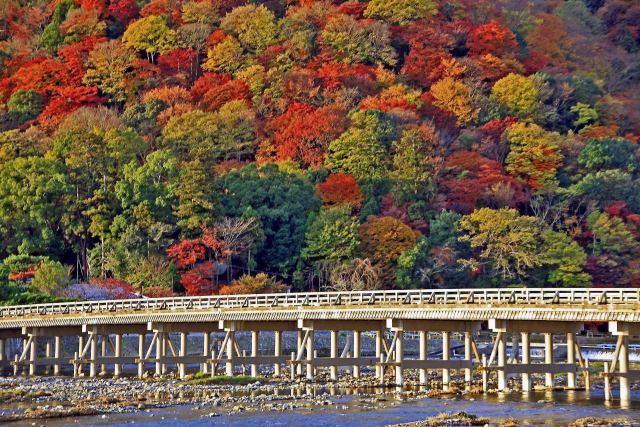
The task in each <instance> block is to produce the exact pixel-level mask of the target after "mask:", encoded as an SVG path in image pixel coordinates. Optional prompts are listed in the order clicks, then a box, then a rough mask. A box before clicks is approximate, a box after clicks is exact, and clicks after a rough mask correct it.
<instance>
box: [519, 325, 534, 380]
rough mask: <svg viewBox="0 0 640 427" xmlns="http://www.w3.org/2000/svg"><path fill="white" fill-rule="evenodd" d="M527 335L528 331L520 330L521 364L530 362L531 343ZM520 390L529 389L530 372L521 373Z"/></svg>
mask: <svg viewBox="0 0 640 427" xmlns="http://www.w3.org/2000/svg"><path fill="white" fill-rule="evenodd" d="M529 337H530V336H529V333H528V332H522V333H521V334H520V339H521V340H522V358H521V361H522V364H523V365H528V364H529V363H531V360H530V359H531V343H530V340H529ZM522 391H525V392H528V391H531V374H527V373H523V374H522Z"/></svg>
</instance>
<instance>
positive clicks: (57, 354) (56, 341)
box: [53, 336, 62, 375]
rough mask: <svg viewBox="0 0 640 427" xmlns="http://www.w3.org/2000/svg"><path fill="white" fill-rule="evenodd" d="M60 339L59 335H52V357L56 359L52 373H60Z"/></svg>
mask: <svg viewBox="0 0 640 427" xmlns="http://www.w3.org/2000/svg"><path fill="white" fill-rule="evenodd" d="M61 341H62V340H61V339H60V337H59V336H55V337H53V357H54V358H55V359H56V363H54V364H53V375H60V363H59V362H58V360H60V357H61V356H62V354H61V350H62V346H61V344H62V343H61Z"/></svg>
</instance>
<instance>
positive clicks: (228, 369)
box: [225, 331, 236, 376]
mask: <svg viewBox="0 0 640 427" xmlns="http://www.w3.org/2000/svg"><path fill="white" fill-rule="evenodd" d="M235 341H236V333H235V331H229V339H228V340H227V350H226V353H227V363H226V364H225V374H226V375H228V376H233V359H235V357H233V354H234V352H235V349H234V348H233V344H234V343H235Z"/></svg>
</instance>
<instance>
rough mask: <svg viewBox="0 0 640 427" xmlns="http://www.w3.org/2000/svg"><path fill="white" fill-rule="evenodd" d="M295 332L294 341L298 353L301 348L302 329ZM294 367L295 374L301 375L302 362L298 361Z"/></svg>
mask: <svg viewBox="0 0 640 427" xmlns="http://www.w3.org/2000/svg"><path fill="white" fill-rule="evenodd" d="M296 334H297V335H296V343H297V346H296V348H297V349H298V353H300V351H301V350H302V331H300V330H298V331H297V332H296ZM298 353H296V354H298ZM295 369H296V374H297V375H298V376H300V375H302V364H300V363H298V364H297V365H296V368H295Z"/></svg>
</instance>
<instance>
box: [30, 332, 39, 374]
mask: <svg viewBox="0 0 640 427" xmlns="http://www.w3.org/2000/svg"><path fill="white" fill-rule="evenodd" d="M37 357H38V337H36V336H34V337H33V339H32V340H31V346H30V348H29V375H35V374H36V359H37Z"/></svg>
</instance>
